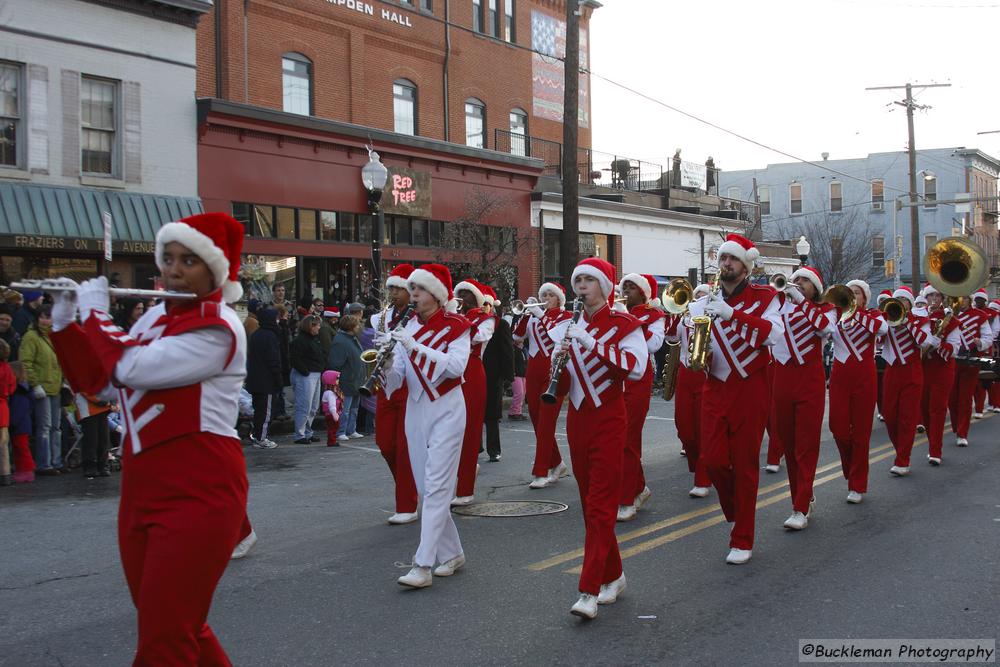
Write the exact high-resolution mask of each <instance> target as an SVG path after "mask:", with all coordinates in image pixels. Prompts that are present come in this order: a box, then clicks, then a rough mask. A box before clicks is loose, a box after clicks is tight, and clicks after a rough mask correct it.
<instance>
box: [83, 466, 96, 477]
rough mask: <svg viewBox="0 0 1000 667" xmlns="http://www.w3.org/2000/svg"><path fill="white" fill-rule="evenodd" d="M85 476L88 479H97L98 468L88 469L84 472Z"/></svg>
mask: <svg viewBox="0 0 1000 667" xmlns="http://www.w3.org/2000/svg"><path fill="white" fill-rule="evenodd" d="M83 476H84V477H86V478H87V479H95V478H96V477H97V468H87V469H86V470H84V471H83Z"/></svg>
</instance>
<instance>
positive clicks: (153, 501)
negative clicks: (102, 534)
mask: <svg viewBox="0 0 1000 667" xmlns="http://www.w3.org/2000/svg"><path fill="white" fill-rule="evenodd" d="M246 507H247V476H246V463H245V461H244V459H243V451H242V448H241V446H240V441H239V440H237V439H236V438H227V437H224V436H220V435H215V434H212V433H195V434H190V435H186V436H182V437H179V438H176V439H174V440H171V441H169V442H164V443H162V444H160V445H158V446H156V447H153V448H152V449H149V450H147V451H144V452H142V453H141V454H139V455H136V456H131V455H127V456H126V459H125V461H124V464H123V466H122V481H121V502H120V504H119V507H118V549H119V551H120V553H121V559H122V568H123V569H124V570H125V580H126V581H127V582H128V587H129V592H130V593H131V595H132V602H133V604H135V607H136V609H137V610H138V613H139V646H138V650H137V652H136V656H135V661H134V662H133V663H132V664H133V665H135V666H138V665H143V666H146V665H155V666H157V667H161V666H163V665H184V666H186V667H187V666H190V665H230V664H231V663H230V662H229V659H228V658H227V657H226V653H225V651H223V650H222V646H221V645H220V644H219V641H218V640H217V639H216V637H215V635H214V633H213V632H212V629H211V628H209V627H208V624H207V623H206V619H207V618H208V610H209V607H210V606H211V604H212V595H213V594H214V593H215V587H216V585H217V584H218V583H219V579H221V578H222V574H223V572H225V570H226V565H227V564H228V563H229V557H230V555H231V554H232V552H233V548H234V547H235V546H236V544H237V542H238V540H239V535H238V534H239V532H240V529H241V523H242V522H243V520H244V519H245V517H246Z"/></svg>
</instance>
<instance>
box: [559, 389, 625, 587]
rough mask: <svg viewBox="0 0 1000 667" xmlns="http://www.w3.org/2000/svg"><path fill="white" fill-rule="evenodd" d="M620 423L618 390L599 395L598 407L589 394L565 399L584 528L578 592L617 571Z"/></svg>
mask: <svg viewBox="0 0 1000 667" xmlns="http://www.w3.org/2000/svg"><path fill="white" fill-rule="evenodd" d="M626 425H627V419H626V417H625V399H624V397H622V396H617V397H616V398H613V399H610V400H607V401H605V402H604V403H603V404H602V405H601V407H599V408H595V407H594V406H593V405H592V404H591V403H590V401H589V399H588V400H584V402H583V403H582V404H581V405H580V408H579V409H577V408H574V407H573V406H572V405H570V408H569V414H568V416H567V418H566V434H567V435H568V436H569V453H570V457H571V458H572V460H573V476H574V477H575V478H576V483H577V485H578V486H579V488H580V505H581V508H582V509H583V523H584V526H585V528H586V537H585V538H584V543H583V571H582V572H581V573H580V592H581V593H590V594H592V595H596V594H597V593H599V592H600V590H601V585H602V584H607V583H611V582H612V581H614V580H615V579H617V578H618V577H620V576H621V574H622V559H621V555H620V554H619V553H618V538H617V536H616V535H615V521H616V520H617V518H618V493H619V489H620V488H621V477H622V457H623V453H624V450H625V428H626Z"/></svg>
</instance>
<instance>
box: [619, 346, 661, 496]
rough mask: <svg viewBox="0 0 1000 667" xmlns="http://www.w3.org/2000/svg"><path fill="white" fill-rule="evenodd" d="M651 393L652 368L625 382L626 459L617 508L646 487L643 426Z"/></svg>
mask: <svg viewBox="0 0 1000 667" xmlns="http://www.w3.org/2000/svg"><path fill="white" fill-rule="evenodd" d="M652 391H653V365H652V364H650V365H648V366H646V372H645V373H643V375H642V377H641V378H640V379H638V380H636V381H635V382H632V381H630V380H626V381H625V413H626V415H627V419H628V425H627V426H626V427H625V456H624V458H623V459H622V488H621V493H620V494H619V498H618V501H619V502H618V504H619V505H631V504H633V503H634V502H635V498H636V496H638V495H639V494H640V493H642V490H643V489H644V488H646V476H645V475H644V474H643V472H642V427H643V425H644V424H645V423H646V413H648V412H649V399H650V396H651V395H652Z"/></svg>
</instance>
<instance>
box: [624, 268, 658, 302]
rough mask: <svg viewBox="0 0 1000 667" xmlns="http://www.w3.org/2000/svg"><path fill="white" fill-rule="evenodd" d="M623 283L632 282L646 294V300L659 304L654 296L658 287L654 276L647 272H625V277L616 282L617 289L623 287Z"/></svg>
mask: <svg viewBox="0 0 1000 667" xmlns="http://www.w3.org/2000/svg"><path fill="white" fill-rule="evenodd" d="M625 283H632V284H633V285H635V286H636V287H638V288H639V289H640V290H641V291H642V293H643V294H644V295H645V296H646V301H648V302H649V303H651V304H653V305H659V304H660V300H659V299H658V298H657V297H656V295H657V293H658V291H659V289H660V287H659V285H658V284H657V283H656V278H654V277H653V276H651V275H649V274H648V273H626V274H625V277H624V278H622V279H621V281H619V283H618V289H620V290H623V291H624V289H625Z"/></svg>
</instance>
